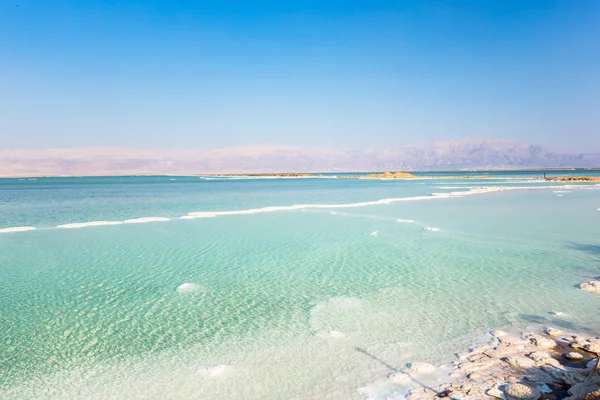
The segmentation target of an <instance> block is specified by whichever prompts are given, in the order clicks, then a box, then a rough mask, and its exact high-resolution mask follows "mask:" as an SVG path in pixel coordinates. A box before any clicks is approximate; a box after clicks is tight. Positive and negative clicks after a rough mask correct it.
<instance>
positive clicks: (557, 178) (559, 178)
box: [546, 176, 600, 182]
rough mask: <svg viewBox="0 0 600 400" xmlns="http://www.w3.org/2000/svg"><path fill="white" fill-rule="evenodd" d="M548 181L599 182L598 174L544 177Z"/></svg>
mask: <svg viewBox="0 0 600 400" xmlns="http://www.w3.org/2000/svg"><path fill="white" fill-rule="evenodd" d="M546 180H547V181H549V182H600V176H555V177H550V178H546Z"/></svg>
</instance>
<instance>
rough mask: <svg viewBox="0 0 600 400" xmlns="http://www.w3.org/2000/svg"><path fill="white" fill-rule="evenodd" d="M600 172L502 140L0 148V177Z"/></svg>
mask: <svg viewBox="0 0 600 400" xmlns="http://www.w3.org/2000/svg"><path fill="white" fill-rule="evenodd" d="M539 167H547V168H554V167H600V153H589V154H561V153H553V152H550V151H548V150H546V149H544V148H543V147H540V146H535V145H527V144H522V143H518V142H514V141H510V140H492V139H463V140H455V141H447V142H431V143H422V144H416V145H410V146H398V147H392V146H391V147H386V148H381V147H379V148H361V149H356V148H355V149H352V148H317V147H298V146H280V145H269V144H267V145H253V146H242V147H231V148H223V149H212V150H202V149H143V148H136V149H130V148H83V149H51V150H0V176H40V175H117V174H118V175H121V174H196V173H228V172H231V173H235V172H237V173H240V172H302V171H307V172H309V171H315V172H316V171H322V172H327V171H384V170H405V171H409V170H427V169H440V170H444V169H498V168H539Z"/></svg>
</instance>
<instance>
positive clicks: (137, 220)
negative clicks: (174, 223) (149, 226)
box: [123, 217, 170, 224]
mask: <svg viewBox="0 0 600 400" xmlns="http://www.w3.org/2000/svg"><path fill="white" fill-rule="evenodd" d="M166 221H170V218H164V217H143V218H134V219H126V220H125V221H123V223H124V224H145V223H147V222H166Z"/></svg>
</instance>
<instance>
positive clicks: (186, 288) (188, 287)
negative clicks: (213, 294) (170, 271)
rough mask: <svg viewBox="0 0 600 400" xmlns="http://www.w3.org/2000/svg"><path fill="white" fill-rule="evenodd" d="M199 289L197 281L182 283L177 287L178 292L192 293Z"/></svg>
mask: <svg viewBox="0 0 600 400" xmlns="http://www.w3.org/2000/svg"><path fill="white" fill-rule="evenodd" d="M198 289H200V285H198V284H197V283H188V282H186V283H182V284H181V285H179V286H178V287H177V291H178V292H179V293H192V292H195V291H197V290H198Z"/></svg>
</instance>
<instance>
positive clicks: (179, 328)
mask: <svg viewBox="0 0 600 400" xmlns="http://www.w3.org/2000/svg"><path fill="white" fill-rule="evenodd" d="M495 174H496V175H497V176H495V179H490V180H451V179H448V180H441V181H440V180H415V181H397V182H387V181H358V180H335V179H269V180H266V179H265V180H260V179H253V180H243V179H237V180H233V181H228V180H215V181H210V180H209V181H205V180H202V179H198V178H194V177H181V178H180V177H137V178H46V179H38V180H36V181H17V180H0V216H1V219H0V228H14V227H25V226H32V227H36V228H37V229H36V230H32V231H23V232H5V233H3V234H0V268H1V269H2V270H1V272H2V273H1V274H0V326H1V327H2V331H0V398H10V399H39V398H44V399H121V398H131V399H158V398H168V399H190V398H194V399H229V398H247V399H284V398H285V399H289V398H297V399H306V398H315V399H316V398H326V397H327V396H329V398H333V399H337V398H357V399H360V398H373V399H380V398H381V399H383V398H385V397H386V396H387V397H388V398H401V397H402V395H403V393H404V392H405V389H406V388H404V387H402V386H400V385H395V384H393V383H391V382H390V381H389V380H388V379H387V376H388V375H389V374H390V373H391V372H393V371H394V370H402V369H404V368H405V365H406V363H407V362H411V361H429V362H434V363H439V362H446V361H449V360H451V359H452V357H453V354H454V353H455V352H457V351H462V350H464V349H465V348H466V347H467V346H469V345H471V344H473V343H476V342H478V341H483V340H485V339H486V332H487V331H489V330H491V329H497V328H509V329H510V328H512V329H522V328H526V327H527V328H529V327H539V326H545V325H552V326H556V327H560V328H563V330H579V331H590V330H594V329H598V328H599V326H598V325H599V324H598V323H597V322H595V321H600V318H599V317H600V311H599V306H598V304H599V303H598V301H600V298H598V296H594V295H592V294H589V293H585V292H582V291H580V290H578V289H576V288H575V285H576V284H578V283H580V282H582V281H585V280H590V279H592V278H594V277H595V276H597V275H599V272H598V261H599V260H600V231H599V230H598V228H597V227H598V222H599V221H600V212H598V208H599V207H600V186H596V185H561V184H552V185H548V184H547V183H545V182H542V183H540V182H538V181H536V180H534V179H533V177H534V176H536V175H535V174H534V173H532V174H530V175H519V176H517V177H515V178H513V177H512V176H508V175H506V176H504V175H502V174H499V173H495ZM538 175H539V174H538ZM505 178H511V179H505ZM171 179H175V180H174V181H173V180H171ZM499 182H501V183H499ZM500 185H502V186H503V187H504V190H500ZM481 187H488V188H492V187H496V188H494V189H488V190H487V191H486V190H481V189H479V188H481ZM516 187H518V188H521V189H518V190H512V189H510V188H516ZM464 192H468V193H469V194H468V195H465V193H464ZM555 192H558V193H555ZM432 193H446V195H438V196H431V194H432ZM449 193H453V194H449ZM457 193H462V194H458V195H457ZM558 194H560V195H562V196H557V195H558ZM381 199H394V200H393V201H384V202H377V201H378V200H381ZM406 199H410V200H408V201H407V200H406ZM356 203H364V204H359V205H358V206H357V205H356ZM336 204H337V205H340V204H344V205H347V206H345V207H339V206H336V207H332V206H333V205H336ZM293 205H297V206H298V207H290V206H293ZM314 205H319V206H318V207H316V206H314ZM348 205H351V206H348ZM264 207H274V208H269V209H267V210H266V211H265V210H263V211H262V212H256V209H262V208H264ZM240 210H253V211H251V212H247V211H246V212H242V213H240V212H237V213H230V211H240ZM207 212H210V213H212V214H214V215H210V216H211V218H193V219H180V218H181V217H186V216H190V215H191V216H194V215H196V216H197V214H194V213H207ZM222 212H228V213H225V214H224V213H222ZM190 213H192V214H190ZM201 216H208V215H207V214H201ZM149 217H152V218H155V220H146V219H144V220H138V221H137V222H145V223H121V222H125V221H127V220H136V219H139V218H149ZM156 219H159V220H156ZM166 219H168V221H167V220H166ZM92 221H108V222H112V223H113V224H98V223H97V224H95V225H97V226H89V224H87V223H89V222H92ZM407 221H412V222H407ZM82 223H83V224H85V225H75V226H72V225H71V226H69V228H70V229H65V228H56V226H58V225H67V224H82ZM117 223H118V224H117ZM426 228H437V230H435V229H430V230H426ZM373 232H376V235H373ZM552 311H562V312H564V313H565V316H564V317H561V318H559V317H556V316H554V315H552V314H551V312H552Z"/></svg>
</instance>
